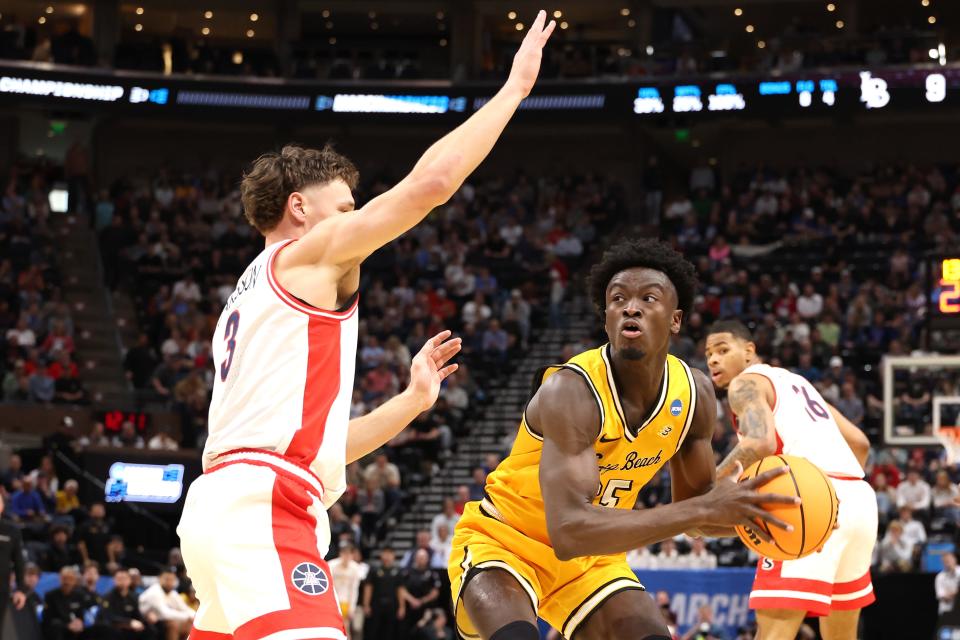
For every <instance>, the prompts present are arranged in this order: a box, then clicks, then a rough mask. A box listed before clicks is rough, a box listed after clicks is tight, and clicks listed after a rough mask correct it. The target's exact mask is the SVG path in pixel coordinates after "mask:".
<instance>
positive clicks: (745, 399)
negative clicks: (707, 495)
mask: <svg viewBox="0 0 960 640" xmlns="http://www.w3.org/2000/svg"><path fill="white" fill-rule="evenodd" d="M773 394H774V391H773V385H771V384H770V380H768V379H767V378H765V377H764V376H760V375H757V374H754V373H745V374H741V375H739V376H737V377H736V378H734V379H733V381H732V382H731V383H730V388H729V389H728V390H727V401H728V402H729V403H730V409H731V410H733V412H734V413H735V414H737V420H738V426H739V429H740V442H739V443H737V446H735V447H734V448H733V451H731V452H730V453H729V454H728V455H727V457H726V458H724V460H723V462H721V463H720V466H719V467H717V475H718V476H721V477H724V476H727V475H730V474H731V473H732V472H733V470H734V467H735V466H736V465H737V463H740V465H741V466H742V468H743V469H746V468H747V467H749V466H750V465H751V464H753V463H754V462H756V461H757V460H761V459H763V458H765V457H766V456H769V455H772V454H773V453H774V452H775V451H776V450H777V428H776V424H775V423H774V420H773V409H771V407H772V406H773V402H774V395H773Z"/></svg>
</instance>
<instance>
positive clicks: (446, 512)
mask: <svg viewBox="0 0 960 640" xmlns="http://www.w3.org/2000/svg"><path fill="white" fill-rule="evenodd" d="M459 520H460V514H458V513H457V505H456V503H455V502H454V500H453V498H444V499H443V510H442V511H441V512H440V513H438V514H437V515H435V516H433V520H432V521H431V522H430V537H431V538H437V537H438V530H439V528H440V525H446V527H447V530H448V531H453V530H454V528H455V527H456V526H457V522H458V521H459Z"/></svg>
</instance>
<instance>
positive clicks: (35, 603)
mask: <svg viewBox="0 0 960 640" xmlns="http://www.w3.org/2000/svg"><path fill="white" fill-rule="evenodd" d="M38 584H40V567H38V566H37V565H35V564H34V563H32V562H28V563H27V566H26V568H25V569H24V570H23V596H24V602H25V604H24V605H23V606H25V607H27V611H35V612H39V611H40V607H42V606H43V598H41V597H40V594H39V593H37V585H38ZM14 597H15V598H16V594H14ZM13 604H14V606H15V607H16V606H17V602H16V599H15V600H14V603H13ZM18 608H19V607H18Z"/></svg>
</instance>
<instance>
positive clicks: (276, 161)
mask: <svg viewBox="0 0 960 640" xmlns="http://www.w3.org/2000/svg"><path fill="white" fill-rule="evenodd" d="M337 179H340V180H343V181H344V182H346V183H347V186H349V187H350V188H351V189H356V188H357V182H358V181H359V180H360V173H359V172H358V171H357V168H356V167H355V166H354V164H353V163H352V162H350V160H348V159H347V158H346V157H345V156H343V155H341V154H339V153H337V152H336V151H334V149H333V146H332V145H330V144H325V145H324V146H323V148H322V149H308V148H306V147H301V146H299V145H296V144H288V145H286V146H284V147H283V148H282V149H280V151H279V152H274V151H272V152H270V153H265V154H263V155H262V156H260V157H259V158H257V159H256V160H255V161H254V163H253V165H251V167H250V170H249V171H247V172H245V173H244V174H243V180H242V181H241V182H240V199H241V200H242V202H243V213H244V214H245V215H246V216H247V220H248V221H249V222H250V224H252V225H253V226H254V227H256V228H257V231H259V232H260V233H263V234H266V233H267V232H268V231H270V230H271V229H273V228H274V227H276V226H277V225H278V224H280V221H281V220H282V219H283V210H284V207H285V206H286V202H287V198H288V197H289V196H290V194H291V193H293V192H294V191H300V190H301V189H305V188H306V187H309V186H311V185H316V184H325V183H327V182H332V181H333V180H337Z"/></svg>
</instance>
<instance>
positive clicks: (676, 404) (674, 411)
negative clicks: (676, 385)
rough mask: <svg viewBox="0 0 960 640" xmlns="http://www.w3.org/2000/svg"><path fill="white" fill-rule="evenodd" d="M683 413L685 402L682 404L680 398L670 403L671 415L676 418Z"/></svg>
mask: <svg viewBox="0 0 960 640" xmlns="http://www.w3.org/2000/svg"><path fill="white" fill-rule="evenodd" d="M681 411H683V402H681V400H680V398H677V399H676V400H674V401H673V402H671V403H670V415H672V416H674V417H676V416H678V415H680V412H681Z"/></svg>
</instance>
